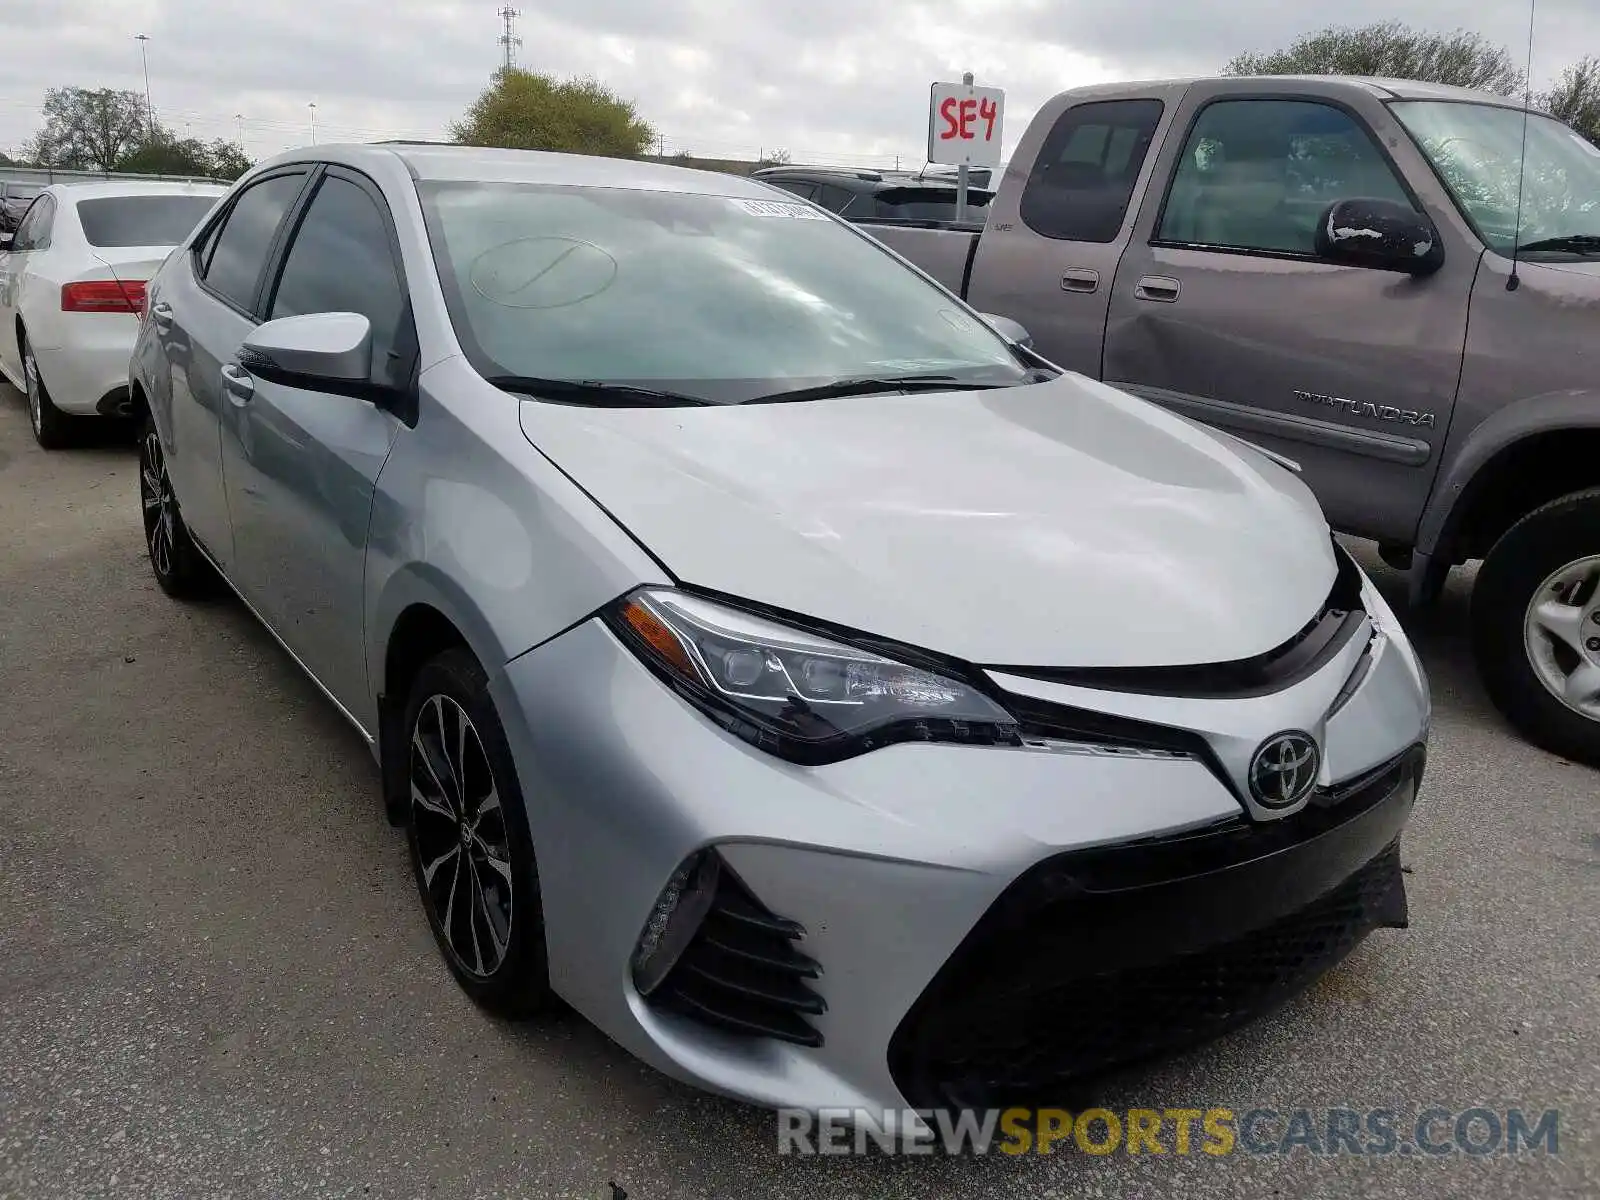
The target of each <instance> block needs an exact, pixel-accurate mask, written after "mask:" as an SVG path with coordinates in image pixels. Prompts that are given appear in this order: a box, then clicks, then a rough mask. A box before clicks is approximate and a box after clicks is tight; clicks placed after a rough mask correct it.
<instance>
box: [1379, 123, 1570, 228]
mask: <svg viewBox="0 0 1600 1200" xmlns="http://www.w3.org/2000/svg"><path fill="white" fill-rule="evenodd" d="M1393 108H1394V113H1395V115H1396V116H1397V117H1399V119H1400V121H1401V123H1402V124H1404V125H1405V127H1406V128H1407V129H1408V130H1409V131H1410V132H1411V135H1412V136H1413V137H1414V138H1416V140H1417V143H1418V144H1419V145H1420V146H1421V147H1422V150H1423V152H1424V153H1425V154H1427V156H1428V157H1429V158H1430V159H1431V160H1432V161H1433V165H1434V167H1435V168H1436V169H1437V170H1438V172H1439V174H1440V175H1441V176H1442V177H1443V179H1444V181H1445V183H1446V185H1447V186H1448V187H1449V188H1450V191H1451V192H1452V193H1453V194H1454V195H1455V199H1456V202H1457V203H1458V204H1459V205H1460V206H1461V209H1462V211H1463V212H1464V213H1466V215H1467V218H1468V219H1469V220H1470V221H1471V222H1472V223H1473V225H1474V227H1476V229H1477V230H1478V232H1479V234H1480V235H1481V236H1482V237H1483V239H1484V240H1485V241H1486V242H1488V243H1489V245H1490V246H1492V247H1493V248H1494V249H1495V250H1497V251H1500V252H1501V253H1505V254H1509V253H1510V252H1511V247H1512V243H1513V241H1516V242H1517V243H1519V244H1520V245H1522V246H1529V245H1535V244H1537V243H1539V242H1545V241H1555V240H1560V239H1564V238H1566V239H1572V238H1576V239H1579V240H1580V241H1581V240H1582V239H1584V238H1590V237H1596V236H1600V147H1596V146H1595V145H1593V144H1592V143H1591V142H1589V141H1588V140H1587V139H1585V138H1584V137H1582V136H1581V135H1580V134H1577V133H1574V132H1573V131H1572V130H1571V129H1569V128H1568V127H1567V126H1565V125H1563V124H1562V123H1561V122H1559V121H1557V120H1554V119H1553V118H1551V117H1546V116H1541V115H1540V114H1538V113H1531V114H1529V116H1528V153H1527V164H1526V168H1525V170H1522V171H1519V166H1520V165H1521V163H1522V119H1523V114H1522V110H1521V109H1515V108H1497V107H1494V106H1492V105H1487V104H1460V103H1453V102H1449V101H1443V102H1440V101H1432V100H1406V101H1401V102H1397V103H1395V104H1394V106H1393ZM1519 176H1520V178H1521V186H1522V222H1521V231H1520V233H1519V232H1518V229H1517V189H1518V181H1519ZM1556 252H1557V253H1560V251H1556ZM1536 253H1537V252H1536Z"/></svg>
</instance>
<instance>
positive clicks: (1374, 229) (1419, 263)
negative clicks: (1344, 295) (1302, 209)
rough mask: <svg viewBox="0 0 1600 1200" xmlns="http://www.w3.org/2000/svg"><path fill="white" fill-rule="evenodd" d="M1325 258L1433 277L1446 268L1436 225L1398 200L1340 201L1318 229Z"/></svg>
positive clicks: (1318, 243)
mask: <svg viewBox="0 0 1600 1200" xmlns="http://www.w3.org/2000/svg"><path fill="white" fill-rule="evenodd" d="M1316 251H1317V256H1318V257H1319V258H1324V259H1327V260H1328V261H1329V262H1335V263H1340V264H1342V265H1344V266H1347V267H1370V268H1373V269H1375V270H1379V271H1403V272H1405V273H1406V274H1407V275H1431V274H1432V273H1433V272H1435V271H1437V270H1438V269H1439V268H1440V267H1442V266H1443V265H1444V244H1443V243H1442V242H1440V240H1439V231H1438V230H1437V229H1435V228H1434V227H1433V222H1432V221H1430V220H1428V218H1427V217H1425V216H1423V215H1422V214H1421V213H1419V212H1417V211H1416V210H1415V209H1414V208H1411V207H1410V206H1409V205H1406V204H1397V203H1396V202H1395V201H1393V200H1336V201H1334V202H1333V203H1332V204H1330V205H1328V207H1327V209H1326V210H1325V211H1324V212H1323V214H1322V219H1321V220H1320V221H1319V222H1318V224H1317V240H1316Z"/></svg>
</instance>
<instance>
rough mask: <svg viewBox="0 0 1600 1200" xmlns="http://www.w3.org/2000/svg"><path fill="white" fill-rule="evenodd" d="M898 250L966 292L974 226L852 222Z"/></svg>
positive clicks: (975, 244) (960, 292) (974, 243)
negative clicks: (972, 227) (957, 226)
mask: <svg viewBox="0 0 1600 1200" xmlns="http://www.w3.org/2000/svg"><path fill="white" fill-rule="evenodd" d="M853 223H854V224H855V225H856V228H858V229H860V230H861V232H863V233H865V234H868V235H870V236H872V237H875V238H877V239H878V240H879V241H880V242H882V243H883V244H884V245H885V246H887V247H889V249H891V250H893V251H894V252H895V253H896V254H900V255H903V256H905V257H906V258H908V259H910V260H911V261H912V262H913V263H915V264H916V265H917V266H919V267H921V268H922V269H923V270H924V271H926V272H927V273H928V274H929V275H932V276H933V277H934V278H935V279H937V280H938V281H939V282H940V283H942V284H944V286H945V287H947V288H949V289H950V290H951V291H952V292H954V293H955V294H956V295H958V296H961V295H964V294H965V291H966V283H967V269H968V268H969V267H970V266H971V264H972V254H973V251H974V250H976V249H977V248H978V231H977V230H974V229H937V228H931V229H930V228H923V227H918V226H914V225H894V224H890V223H888V222H884V223H879V222H876V221H873V222H867V221H860V222H853Z"/></svg>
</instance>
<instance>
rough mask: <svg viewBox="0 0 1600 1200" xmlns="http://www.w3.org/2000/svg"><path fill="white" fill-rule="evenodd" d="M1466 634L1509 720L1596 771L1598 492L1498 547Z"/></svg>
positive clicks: (1534, 519) (1582, 495)
mask: <svg viewBox="0 0 1600 1200" xmlns="http://www.w3.org/2000/svg"><path fill="white" fill-rule="evenodd" d="M1536 606H1537V607H1536ZM1472 637H1473V648H1474V650H1475V652H1476V654H1477V658H1478V670H1479V672H1480V673H1481V674H1482V676H1483V681H1484V684H1485V686H1486V687H1487V688H1488V691H1489V696H1490V698H1491V699H1492V700H1493V701H1494V703H1495V705H1496V707H1498V708H1499V709H1500V711H1501V712H1503V713H1504V714H1505V715H1506V718H1507V719H1508V720H1509V721H1510V722H1511V723H1512V724H1513V725H1514V726H1516V727H1517V729H1518V730H1520V731H1521V732H1522V733H1523V735H1524V736H1526V737H1527V738H1528V739H1529V740H1530V741H1532V742H1534V743H1535V744H1537V745H1539V746H1543V747H1544V748H1545V749H1546V750H1549V751H1551V752H1553V753H1555V754H1559V755H1561V756H1563V757H1565V758H1569V759H1573V760H1575V761H1578V762H1584V763H1591V764H1594V765H1596V766H1600V488H1591V489H1589V490H1587V491H1582V492H1574V493H1573V494H1572V495H1570V496H1563V497H1562V498H1561V499H1559V500H1555V501H1552V502H1551V503H1549V504H1546V505H1545V506H1544V507H1543V508H1540V509H1537V510H1535V511H1534V512H1531V513H1529V514H1528V515H1527V516H1525V517H1523V518H1522V520H1520V521H1518V522H1517V523H1516V524H1515V525H1513V526H1512V527H1511V528H1510V529H1509V530H1508V531H1507V532H1506V533H1505V535H1504V536H1502V537H1501V539H1500V540H1499V541H1498V542H1496V543H1495V546H1494V548H1493V549H1492V550H1491V551H1490V552H1489V556H1488V558H1487V559H1486V560H1485V561H1484V564H1483V566H1482V568H1481V569H1480V570H1479V572H1478V580H1477V585H1476V587H1475V588H1474V590H1473V596H1472ZM1563 681H1564V682H1563ZM1591 685H1593V687H1592V691H1593V695H1591ZM1558 689H1559V692H1558ZM1560 693H1565V695H1563V694H1560Z"/></svg>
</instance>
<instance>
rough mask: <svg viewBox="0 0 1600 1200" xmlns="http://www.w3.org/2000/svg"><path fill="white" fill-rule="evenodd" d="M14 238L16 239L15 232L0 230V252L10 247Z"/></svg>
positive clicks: (14, 240)
mask: <svg viewBox="0 0 1600 1200" xmlns="http://www.w3.org/2000/svg"><path fill="white" fill-rule="evenodd" d="M16 240H17V235H16V234H14V233H5V232H0V252H4V251H6V250H9V249H11V247H12V245H13V243H15V242H16Z"/></svg>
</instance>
